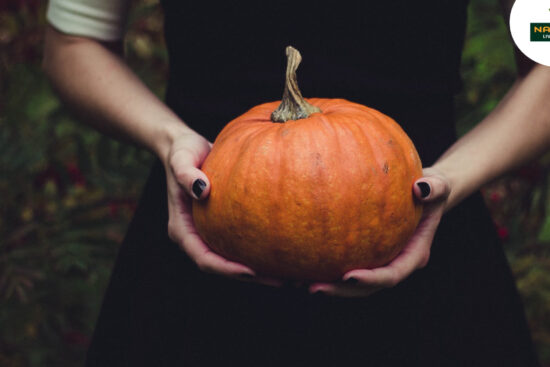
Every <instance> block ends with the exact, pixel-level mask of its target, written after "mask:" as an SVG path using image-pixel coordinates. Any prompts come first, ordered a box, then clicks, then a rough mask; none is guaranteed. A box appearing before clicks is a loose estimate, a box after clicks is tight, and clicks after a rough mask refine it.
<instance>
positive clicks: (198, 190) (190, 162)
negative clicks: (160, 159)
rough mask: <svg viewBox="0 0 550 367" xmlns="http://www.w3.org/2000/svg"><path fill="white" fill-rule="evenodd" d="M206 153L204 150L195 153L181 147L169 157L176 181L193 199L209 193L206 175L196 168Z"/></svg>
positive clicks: (201, 197)
mask: <svg viewBox="0 0 550 367" xmlns="http://www.w3.org/2000/svg"><path fill="white" fill-rule="evenodd" d="M207 154H208V152H207V151H206V150H204V151H203V152H200V153H197V152H191V151H188V150H186V149H181V150H179V151H178V152H177V153H175V154H174V155H173V156H172V157H171V159H170V166H171V168H172V172H173V173H174V177H175V178H176V181H177V183H178V184H179V185H181V186H182V187H183V189H184V190H185V192H186V193H187V194H188V195H189V196H191V197H193V198H195V199H204V198H206V197H207V196H208V194H209V193H210V181H209V180H208V177H207V176H206V174H205V173H204V172H203V171H201V170H200V169H199V168H197V167H199V166H200V165H201V164H202V162H203V161H204V159H205V158H206V155H207Z"/></svg>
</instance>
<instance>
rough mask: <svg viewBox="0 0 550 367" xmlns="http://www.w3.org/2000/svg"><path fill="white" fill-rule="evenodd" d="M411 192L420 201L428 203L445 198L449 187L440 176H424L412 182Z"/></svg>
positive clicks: (449, 189)
mask: <svg viewBox="0 0 550 367" xmlns="http://www.w3.org/2000/svg"><path fill="white" fill-rule="evenodd" d="M413 192H414V195H415V196H416V197H417V198H418V199H420V201H422V202H425V203H429V202H433V201H437V200H441V199H445V198H447V197H448V196H449V193H450V192H451V187H450V185H449V182H448V181H447V179H445V178H444V177H442V176H439V175H433V176H424V177H422V178H420V179H418V180H417V181H416V182H415V183H414V186H413Z"/></svg>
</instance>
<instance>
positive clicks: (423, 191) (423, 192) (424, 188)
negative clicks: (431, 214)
mask: <svg viewBox="0 0 550 367" xmlns="http://www.w3.org/2000/svg"><path fill="white" fill-rule="evenodd" d="M417 185H418V188H419V189H420V196H422V198H423V199H424V198H427V197H428V195H430V192H431V191H432V190H431V188H430V185H429V184H428V183H427V182H419V183H417Z"/></svg>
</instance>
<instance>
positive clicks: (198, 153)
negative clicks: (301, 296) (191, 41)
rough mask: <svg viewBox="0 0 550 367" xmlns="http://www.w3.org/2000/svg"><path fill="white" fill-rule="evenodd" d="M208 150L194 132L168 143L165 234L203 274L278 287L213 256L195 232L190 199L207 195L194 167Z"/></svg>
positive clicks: (207, 188)
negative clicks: (170, 143) (166, 220)
mask: <svg viewBox="0 0 550 367" xmlns="http://www.w3.org/2000/svg"><path fill="white" fill-rule="evenodd" d="M211 147H212V143H210V142H208V141H207V140H206V139H204V138H203V137H202V136H200V135H198V134H195V133H186V134H182V135H180V136H179V137H178V138H176V139H175V140H174V142H173V143H172V146H171V149H170V152H169V154H168V158H167V162H164V166H165V170H166V181H167V191H168V216H169V220H168V235H169V236H170V238H171V239H172V240H173V241H174V242H176V243H177V244H178V245H179V246H180V247H181V249H182V250H183V251H185V253H186V254H187V255H188V256H189V257H190V258H191V259H192V260H193V261H194V262H195V264H196V265H197V266H198V268H199V269H200V270H202V271H204V272H207V273H214V274H219V275H222V276H226V277H230V278H235V279H240V280H248V281H256V282H260V283H264V284H269V285H278V282H276V281H273V280H270V279H263V278H258V277H256V274H255V272H254V271H253V270H252V269H250V268H249V267H247V266H245V265H242V264H238V263H235V262H232V261H229V260H226V259H224V258H223V257H221V256H219V255H217V254H216V253H214V252H213V251H212V250H210V248H209V247H208V245H207V244H206V243H204V242H203V240H202V239H201V238H200V236H199V234H198V233H197V230H196V228H195V225H194V222H193V217H192V211H191V200H193V199H196V200H203V199H205V198H206V197H207V196H208V194H209V192H210V183H209V181H208V177H206V175H205V174H204V172H202V171H201V170H200V169H199V168H198V167H200V166H201V164H202V162H203V161H204V159H205V158H206V156H207V155H208V153H209V152H210V149H211Z"/></svg>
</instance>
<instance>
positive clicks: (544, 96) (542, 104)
mask: <svg viewBox="0 0 550 367" xmlns="http://www.w3.org/2000/svg"><path fill="white" fill-rule="evenodd" d="M549 101H550V68H548V67H544V66H540V65H538V66H535V67H534V68H533V69H532V70H531V72H529V74H528V75H527V76H526V77H525V78H522V79H520V80H518V81H517V82H516V84H515V85H514V86H513V88H512V89H511V90H510V91H509V92H508V94H507V95H506V97H505V98H504V99H503V100H502V101H501V103H500V104H499V105H498V107H497V108H496V109H495V110H494V111H493V112H492V113H491V114H489V115H488V116H487V117H486V118H485V119H484V120H483V121H482V122H481V123H480V124H478V125H477V126H476V127H475V128H474V129H472V130H471V131H470V132H469V133H468V134H466V135H465V136H464V137H462V138H461V139H460V140H458V141H457V142H456V143H455V144H454V145H453V146H451V147H450V148H449V149H448V150H447V152H445V154H443V156H442V157H441V158H440V159H439V160H438V161H437V162H436V163H435V164H434V166H433V167H434V168H436V169H438V170H439V171H441V172H442V173H443V174H444V175H445V176H446V177H447V178H448V179H449V181H450V183H451V194H450V196H449V200H448V206H447V208H451V207H452V206H454V205H456V204H457V203H458V202H460V201H461V200H462V199H464V198H465V197H466V196H468V195H470V194H471V193H472V192H474V191H475V190H477V189H479V188H480V187H481V186H482V185H483V184H485V183H487V182H490V181H491V180H493V179H495V178H496V177H498V176H500V175H502V174H504V173H505V172H507V171H509V170H511V169H513V168H515V167H517V166H519V165H521V164H523V163H526V162H527V161H529V160H531V159H534V158H536V157H537V156H538V155H539V154H541V153H542V152H543V151H544V150H545V149H548V148H549V147H550V104H549Z"/></svg>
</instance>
